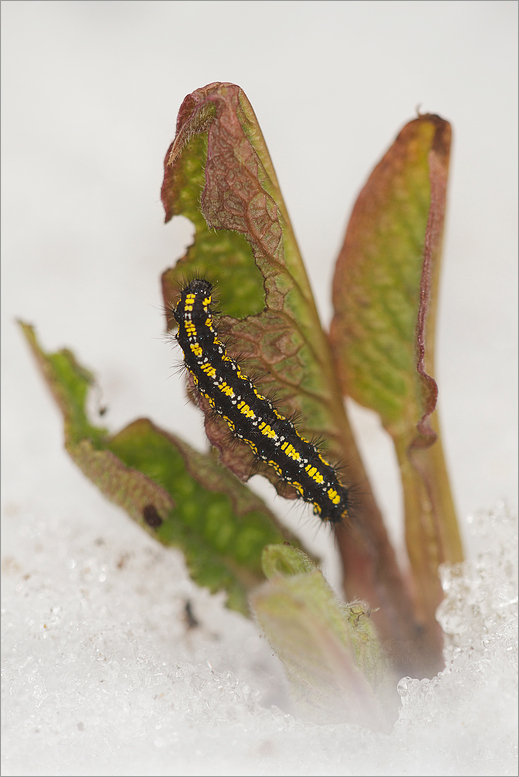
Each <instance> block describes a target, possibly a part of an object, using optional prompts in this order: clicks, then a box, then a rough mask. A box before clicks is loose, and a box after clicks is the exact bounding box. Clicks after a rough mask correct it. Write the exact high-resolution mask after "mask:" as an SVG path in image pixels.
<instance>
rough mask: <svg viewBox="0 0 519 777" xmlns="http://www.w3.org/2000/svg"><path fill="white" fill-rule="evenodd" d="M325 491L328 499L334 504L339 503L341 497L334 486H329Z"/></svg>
mask: <svg viewBox="0 0 519 777" xmlns="http://www.w3.org/2000/svg"><path fill="white" fill-rule="evenodd" d="M326 493H327V494H328V499H329V500H330V501H331V502H333V504H334V505H338V504H339V502H340V501H341V498H340V496H339V494H338V493H337V491H336V490H335V489H334V488H329V489H328V491H327V492H326Z"/></svg>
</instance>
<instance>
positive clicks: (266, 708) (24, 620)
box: [2, 504, 517, 775]
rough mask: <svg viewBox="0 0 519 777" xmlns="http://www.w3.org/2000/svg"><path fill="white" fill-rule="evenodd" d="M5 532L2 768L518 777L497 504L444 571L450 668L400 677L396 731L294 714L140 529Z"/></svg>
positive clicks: (252, 632) (239, 641) (215, 607)
mask: <svg viewBox="0 0 519 777" xmlns="http://www.w3.org/2000/svg"><path fill="white" fill-rule="evenodd" d="M4 520H5V522H6V523H7V524H8V525H7V528H6V529H5V533H6V534H7V535H8V538H9V539H8V543H7V544H8V549H7V552H5V551H4V556H3V590H2V655H3V661H2V694H3V697H2V709H3V716H2V725H3V747H2V753H3V767H2V773H3V774H6V775H7V774H11V775H13V774H34V775H40V774H41V775H45V774H54V775H68V774H73V775H83V774H85V775H86V774H94V775H96V774H99V775H102V774H128V775H129V774H149V775H152V774H164V775H167V774H174V775H181V774H187V775H191V774H193V775H196V774H217V775H218V774H222V775H226V774H287V775H288V774H337V775H346V774H352V775H353V774H380V775H399V774H423V775H428V774H430V775H438V774H448V775H451V774H452V775H468V774H478V775H496V774H500V775H507V774H515V773H516V768H517V763H516V758H517V535H516V531H517V529H516V519H515V518H514V517H513V516H512V515H511V514H510V513H509V511H508V510H507V509H506V507H505V506H504V505H502V504H500V505H497V506H496V508H495V509H494V511H492V512H490V513H481V514H479V515H477V516H475V517H474V519H473V521H472V523H471V526H470V534H469V536H470V537H471V539H473V540H474V541H475V544H476V545H477V543H478V542H479V541H480V540H484V541H482V542H481V543H480V548H481V549H480V551H479V552H476V553H475V554H474V556H473V560H471V561H466V562H464V563H463V564H462V565H459V567H456V568H454V569H445V570H444V572H443V583H444V589H445V593H446V599H445V601H444V602H443V603H442V605H441V606H440V610H439V617H440V620H441V622H442V625H443V627H444V629H445V631H446V632H447V637H448V638H447V644H446V648H445V656H446V662H447V666H446V669H445V670H444V671H443V672H442V673H441V674H440V675H438V676H437V677H435V678H433V679H432V680H422V681H419V680H414V679H412V678H402V680H401V681H400V683H399V686H398V690H399V693H400V696H401V708H400V714H399V719H398V721H397V723H396V724H395V726H394V729H393V731H392V733H391V734H390V735H382V734H377V733H373V732H370V731H367V730H364V729H361V728H358V727H357V726H348V725H329V726H317V725H310V724H308V723H304V722H302V721H300V720H298V719H297V718H296V717H294V716H293V715H292V714H291V713H290V711H289V703H288V701H287V697H286V688H285V684H284V681H283V677H282V672H281V669H280V666H279V664H278V661H277V659H276V658H275V657H274V656H273V655H272V654H271V651H270V650H269V647H268V645H267V644H266V643H265V642H264V641H263V640H262V639H261V638H260V637H259V635H258V633H257V631H256V628H255V627H254V625H253V624H252V623H250V622H248V621H246V619H245V618H243V617H241V616H240V615H236V614H233V613H231V612H229V611H227V610H226V609H225V608H224V607H223V603H222V599H221V597H211V596H210V595H208V594H207V593H206V592H205V591H203V590H201V589H197V588H196V586H194V585H193V584H192V583H190V581H189V579H188V578H187V576H186V572H185V569H184V565H183V562H182V559H181V556H180V554H178V553H176V552H174V551H171V550H169V549H166V548H163V547H161V546H158V545H157V544H155V543H154V542H153V541H152V540H151V539H149V538H148V537H147V536H146V535H144V533H141V532H140V531H139V529H137V528H136V527H132V528H133V529H134V531H133V532H131V533H130V535H129V536H124V537H121V536H120V534H119V532H117V531H116V530H114V528H111V529H105V530H104V531H103V535H102V536H100V534H99V531H98V527H89V526H85V525H84V526H83V527H82V528H78V527H77V526H76V527H75V528H72V527H71V525H70V524H68V525H64V524H63V523H62V522H59V521H56V520H53V519H52V518H51V517H47V518H42V517H41V515H39V516H38V517H36V516H35V515H34V514H31V513H30V512H29V511H24V510H22V509H20V510H19V511H17V510H15V509H11V511H8V514H7V516H6V517H5V518H4ZM122 520H124V518H123V519H122ZM132 534H133V535H134V536H132ZM12 547H16V548H17V549H18V550H17V551H16V554H11V553H10V552H9V551H10V550H11V548H12ZM22 548H23V552H20V549H22ZM186 601H189V602H190V604H191V608H192V613H193V615H194V617H195V618H196V620H197V621H198V625H196V626H193V625H191V627H190V625H189V623H188V621H187V619H186V617H185V603H186ZM482 710H484V711H485V714H484V715H482V714H481V711H482Z"/></svg>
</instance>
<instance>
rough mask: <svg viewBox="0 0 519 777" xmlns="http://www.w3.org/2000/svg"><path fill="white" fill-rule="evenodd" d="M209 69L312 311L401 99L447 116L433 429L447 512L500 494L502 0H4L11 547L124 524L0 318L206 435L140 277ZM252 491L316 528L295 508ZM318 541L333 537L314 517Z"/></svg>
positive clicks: (176, 251) (509, 7) (510, 71)
mask: <svg viewBox="0 0 519 777" xmlns="http://www.w3.org/2000/svg"><path fill="white" fill-rule="evenodd" d="M212 81H232V82H234V83H237V84H239V85H240V86H241V87H242V88H243V89H244V91H245V92H246V94H247V96H248V98H249V100H250V101H251V103H252V105H253V108H254V110H255V112H256V115H257V117H258V119H259V122H260V125H261V128H262V130H263V133H264V135H265V138H266V141H267V144H268V147H269V150H270V153H271V156H272V159H273V162H274V166H275V168H276V171H277V174H278V178H279V180H280V183H281V188H282V191H283V194H284V197H285V200H286V203H287V206H288V209H289V212H290V214H291V217H292V220H293V224H294V228H295V231H296V234H297V236H298V239H299V241H300V245H301V249H302V252H303V255H304V257H305V261H306V263H307V267H308V272H309V275H310V278H311V281H312V282H313V285H314V288H315V293H316V297H317V301H318V306H319V309H320V311H321V312H322V316H323V319H324V321H325V323H326V324H328V322H329V320H330V317H331V308H330V283H331V278H332V273H333V265H334V260H335V257H336V255H337V252H338V250H339V248H340V245H341V243H342V239H343V234H344V229H345V226H346V223H347V218H348V215H349V212H350V210H351V207H352V205H353V203H354V201H355V197H356V194H357V192H358V191H359V189H360V188H361V186H362V185H363V183H364V181H365V179H366V177H367V176H368V174H369V173H370V171H371V169H372V167H373V165H374V164H376V162H377V161H378V160H379V158H380V156H381V155H382V154H383V153H384V152H385V150H386V149H387V147H388V146H389V145H390V143H391V142H392V140H393V138H394V137H395V135H396V134H397V132H398V131H399V130H400V129H401V127H402V126H403V125H404V124H405V123H406V122H407V121H409V120H410V119H412V118H414V117H415V116H416V108H417V107H418V106H419V108H420V111H421V112H433V113H439V114H440V115H441V116H442V117H444V118H446V119H448V120H449V121H450V122H451V123H452V125H453V130H454V146H453V154H452V168H451V183H450V188H449V203H448V218H447V232H446V239H445V248H444V274H443V280H442V288H441V300H440V311H439V331H438V347H437V353H438V364H437V379H438V383H439V389H440V399H439V407H440V413H441V420H442V426H443V437H444V445H445V448H446V453H447V456H448V462H449V464H450V467H451V473H452V484H453V490H454V494H455V499H456V502H457V505H458V508H459V513H460V516H461V521H462V524H463V523H464V519H465V517H466V516H467V515H468V514H469V513H471V512H472V511H474V510H475V509H478V508H487V507H491V506H492V505H493V504H494V502H495V500H496V499H499V498H504V499H506V500H508V501H509V502H510V503H511V504H512V505H514V504H516V469H517V458H516V447H517V446H516V442H517V417H516V414H517V410H516V389H517V359H516V341H517V328H516V306H517V4H516V3H515V2H499V0H494V1H493V2H264V1H262V2H218V1H216V2H154V1H153V0H147V1H146V2H3V3H2V141H3V143H2V184H3V186H2V195H3V196H2V389H3V402H2V441H3V458H2V463H3V488H2V506H3V510H4V519H3V533H4V534H3V536H4V543H5V544H4V554H5V553H7V552H8V553H9V554H10V555H11V556H14V557H15V558H16V557H21V556H23V553H24V548H23V545H24V540H23V537H24V535H23V532H22V531H21V529H20V527H23V526H24V522H25V521H27V520H29V518H28V516H32V518H31V520H33V518H34V516H36V517H38V516H41V517H42V518H43V519H47V518H49V517H52V519H53V520H54V521H55V527H56V528H55V531H56V533H57V536H60V532H62V531H63V527H64V526H66V525H67V524H70V523H72V524H76V525H77V526H78V527H80V528H81V530H83V528H91V530H92V531H93V532H94V531H97V532H98V533H100V532H101V533H102V532H103V531H104V530H105V529H106V530H107V528H106V527H110V531H116V532H117V533H118V534H119V535H120V536H122V537H124V536H128V537H131V538H132V540H131V541H132V542H135V543H137V545H138V543H139V542H140V537H141V534H140V533H139V532H136V533H135V532H134V534H128V535H126V533H127V532H132V531H134V528H132V527H131V526H130V520H129V519H128V518H127V517H126V516H125V515H124V514H123V513H121V512H120V511H119V510H117V509H116V508H114V507H112V506H111V505H109V504H107V503H106V502H105V501H104V499H103V498H102V497H101V495H100V494H98V492H97V491H96V490H95V489H94V488H93V486H92V485H91V484H90V483H88V482H87V481H86V480H85V479H84V478H83V476H82V475H81V473H80V472H79V471H78V470H77V469H76V468H75V466H74V465H73V464H72V463H71V461H70V460H69V459H68V457H67V455H66V454H65V453H64V452H63V450H62V425H61V419H60V416H59V414H58V412H57V410H56V409H55V407H54V405H53V402H52V400H51V399H50V397H49V395H48V394H47V392H46V390H45V388H44V386H43V384H42V381H41V379H40V377H39V375H38V374H37V372H36V370H35V366H34V364H33V362H32V360H31V357H30V355H29V353H28V349H27V347H26V345H25V344H24V342H23V340H22V337H21V335H20V333H19V331H18V330H17V328H16V326H15V323H14V319H15V318H16V317H20V318H23V319H25V320H28V321H30V322H32V323H34V324H36V325H37V331H38V334H39V336H40V338H41V341H42V343H43V345H44V347H45V348H47V349H49V350H55V349H57V348H59V347H62V346H65V345H66V346H69V347H71V348H72V349H73V350H74V352H75V354H76V356H77V357H78V359H79V360H80V361H81V363H83V364H84V365H86V366H88V367H89V368H91V369H93V370H94V371H95V372H96V374H97V377H98V379H99V382H100V384H101V386H102V388H103V392H104V397H103V400H104V402H105V403H106V404H107V405H108V407H109V412H108V414H107V415H106V416H105V418H104V419H103V423H107V424H108V425H109V426H110V428H111V429H112V430H114V431H115V430H117V429H119V428H121V427H122V426H123V425H125V424H126V423H128V422H129V421H131V420H133V419H134V418H136V417H139V416H142V415H145V416H150V417H151V418H152V419H153V420H154V421H156V422H157V423H159V424H160V425H163V426H164V427H165V428H168V429H171V430H174V431H176V432H179V433H181V434H183V435H184V437H185V438H186V439H190V440H192V441H193V442H194V444H196V445H197V446H199V447H202V446H203V445H204V444H205V442H204V436H203V432H202V427H201V423H200V419H199V417H198V414H197V411H196V410H195V409H193V408H191V407H189V406H186V402H185V396H184V388H183V382H182V380H181V379H180V378H179V377H178V375H176V374H175V373H174V369H173V365H174V363H175V360H176V359H177V358H178V353H172V350H171V348H170V346H169V345H168V344H167V343H166V342H165V340H164V338H163V319H162V315H161V295H160V285H159V276H160V273H161V272H162V271H163V270H164V269H165V268H166V267H168V266H170V265H171V264H173V263H174V261H175V259H176V258H178V257H179V256H180V255H181V253H182V252H183V249H184V246H185V245H186V244H187V243H188V242H189V238H190V234H191V232H190V229H189V225H188V224H187V223H185V222H184V221H183V220H182V219H178V220H177V222H174V223H172V224H169V225H168V226H164V225H163V210H162V205H161V203H160V185H161V180H162V162H163V157H164V154H165V152H166V149H167V147H168V145H169V143H170V142H171V140H172V138H173V136H174V130H175V122H176V116H177V111H178V108H179V106H180V104H181V102H182V100H183V98H184V97H185V95H186V94H188V93H189V92H191V91H193V90H194V89H196V88H198V87H201V86H204V85H205V84H207V83H210V82H212ZM357 426H358V428H359V429H361V431H362V435H363V438H364V441H363V443H362V444H363V447H364V448H366V449H369V451H370V460H369V461H367V462H366V463H367V466H368V468H369V469H370V471H373V472H374V476H375V477H376V480H377V489H378V490H379V492H380V494H381V502H382V503H383V505H384V507H385V509H386V510H387V514H388V515H389V518H390V522H391V526H392V527H393V532H394V533H395V534H399V533H400V532H401V527H399V526H398V520H399V512H400V507H399V505H400V497H399V492H398V487H397V486H396V485H395V484H394V482H393V481H392V477H393V471H392V458H391V453H390V450H389V447H388V445H387V443H386V442H384V440H381V439H380V438H379V436H378V433H377V428H376V427H377V424H376V422H373V421H372V420H371V419H370V418H369V417H368V418H366V417H365V414H360V416H359V418H358V420H357ZM262 493H264V494H265V495H266V497H267V498H270V496H271V494H272V492H271V491H270V490H269V489H268V488H267V489H265V490H263V489H262ZM273 504H274V509H277V510H278V512H279V513H280V515H284V513H285V512H289V513H290V516H289V517H290V520H291V522H292V525H295V526H296V527H297V526H298V525H300V524H301V527H302V529H305V528H306V532H307V534H309V536H310V540H312V539H313V538H314V535H315V527H314V526H313V525H312V524H311V522H309V521H307V520H304V521H302V522H301V520H300V518H299V517H298V516H299V513H297V511H294V509H293V506H290V505H289V506H288V510H287V508H285V506H284V503H282V502H281V500H276V501H274V503H273ZM317 542H318V544H320V547H321V548H325V547H328V552H329V553H332V552H333V549H332V548H331V547H330V544H329V543H328V545H327V542H326V537H325V536H324V533H323V532H320V533H319V536H318V537H317ZM332 567H333V563H332V565H331V568H332ZM46 574H49V575H52V570H46Z"/></svg>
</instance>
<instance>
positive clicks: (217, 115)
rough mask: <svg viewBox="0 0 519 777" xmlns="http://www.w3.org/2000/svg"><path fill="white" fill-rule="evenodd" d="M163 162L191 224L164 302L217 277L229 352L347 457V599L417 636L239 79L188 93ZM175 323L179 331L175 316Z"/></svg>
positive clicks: (222, 442)
mask: <svg viewBox="0 0 519 777" xmlns="http://www.w3.org/2000/svg"><path fill="white" fill-rule="evenodd" d="M164 168H165V170H164V182H163V186H162V201H163V203H164V208H165V211H166V221H169V220H170V219H171V218H172V217H173V216H174V215H177V214H182V215H184V216H186V217H187V218H189V219H191V221H192V222H193V224H194V226H195V237H194V242H193V245H191V246H190V248H189V249H188V251H187V254H186V256H185V257H184V258H183V259H181V260H180V261H179V262H178V263H177V265H176V267H175V268H173V269H171V270H168V271H167V272H166V273H165V274H164V276H163V294H164V301H165V304H166V309H167V310H168V309H169V310H171V308H172V307H174V306H175V305H176V303H177V301H178V296H179V285H181V284H182V283H183V282H185V281H186V280H191V278H192V277H193V276H203V277H207V278H208V280H210V281H211V282H212V283H213V284H216V295H217V298H218V309H219V310H220V311H223V312H224V313H229V314H232V315H233V316H236V318H230V317H229V316H224V317H222V318H220V319H219V320H218V324H217V326H218V330H219V332H220V334H221V336H223V337H224V338H225V339H226V340H227V346H228V351H229V353H230V354H231V355H232V356H234V357H235V358H238V360H240V361H241V359H242V357H244V358H245V363H244V364H243V363H242V368H244V370H245V371H246V372H247V373H248V374H250V375H251V376H252V377H254V376H256V375H259V376H261V380H260V389H261V391H262V393H263V394H266V395H269V394H270V395H271V396H272V398H273V399H274V400H275V401H276V405H277V408H278V409H279V411H280V412H281V413H283V415H285V416H291V415H292V414H295V415H296V417H297V419H298V428H299V430H300V431H301V433H302V434H303V435H304V436H305V437H306V438H307V439H319V440H322V441H323V452H324V454H325V456H326V458H327V459H328V460H329V461H331V462H332V463H333V462H336V461H339V462H346V463H347V470H346V472H345V473H344V480H345V481H346V483H353V484H359V485H360V488H359V489H358V492H357V497H356V502H357V505H356V507H357V515H358V516H359V523H362V526H361V529H359V528H358V526H357V525H354V523H352V524H351V525H347V526H345V527H342V526H341V527H336V531H337V532H338V536H339V537H340V538H342V539H340V540H339V541H340V543H341V552H342V555H343V560H344V562H345V563H344V570H345V591H346V595H347V598H348V599H355V598H363V599H367V600H368V601H369V602H370V604H371V606H372V607H373V608H374V609H376V610H377V612H376V614H375V616H374V617H375V619H376V620H377V625H378V627H379V628H380V633H381V634H382V635H383V636H384V637H391V638H396V639H398V640H399V641H401V642H402V643H404V642H408V641H409V642H410V641H413V640H414V639H415V637H416V635H417V633H419V625H418V624H416V623H415V622H414V617H413V604H412V601H411V597H410V594H409V590H408V588H407V586H406V584H405V582H404V581H403V579H402V576H401V574H400V571H399V569H398V565H397V563H396V558H395V554H394V552H393V549H392V548H391V545H390V543H389V540H388V536H387V532H386V529H385V527H384V524H383V521H382V516H381V514H380V511H379V509H378V507H377V504H376V501H375V498H374V496H373V493H372V491H371V488H370V485H369V481H368V478H367V475H366V472H365V470H364V466H363V463H362V460H361V458H360V455H359V453H358V450H357V448H356V445H355V441H354V438H353V434H352V432H351V429H350V426H349V423H348V420H347V418H346V414H345V409H344V404H343V398H342V391H341V387H340V384H339V380H338V377H337V374H336V372H335V366H334V364H333V362H332V354H331V349H330V344H329V340H328V337H327V336H326V335H325V333H324V332H323V330H322V327H321V324H320V322H319V319H318V315H317V311H316V308H315V304H314V301H313V298H312V295H311V291H310V288H309V284H308V279H307V276H306V272H305V270H304V266H303V264H302V260H301V256H300V253H299V249H298V246H297V242H296V240H295V237H294V233H293V231H292V227H291V225H290V220H289V218H288V213H287V209H286V207H285V204H284V202H283V198H282V195H281V191H280V187H279V184H278V181H277V178H276V175H275V172H274V168H273V165H272V162H271V160H270V156H269V154H268V150H267V147H266V144H265V141H264V139H263V136H262V134H261V130H260V128H259V124H258V121H257V119H256V116H255V115H254V112H253V110H252V107H251V105H250V103H249V102H248V100H247V98H246V96H245V94H244V93H243V91H242V90H241V89H240V88H239V87H238V86H236V85H234V84H228V83H213V84H209V85H208V86H206V87H203V88H201V89H197V90H196V91H195V92H193V93H192V94H191V95H188V96H187V97H186V98H185V100H184V102H183V104H182V106H181V108H180V111H179V115H178V121H177V133H176V137H175V139H174V141H173V143H172V144H171V146H170V148H169V149H168V152H167V154H166V158H165V164H164ZM308 196H309V198H310V199H311V197H312V196H313V195H312V191H311V189H309V193H308ZM264 306H266V307H265V309H263V308H264ZM168 320H169V325H170V327H171V326H173V325H174V323H173V321H172V318H171V316H169V317H168ZM191 389H192V384H191ZM191 393H192V392H191ZM195 397H196V394H195ZM196 401H197V403H198V404H199V405H200V407H201V408H202V410H203V411H204V413H205V416H206V420H205V427H206V432H207V436H208V438H209V440H210V441H211V443H212V444H213V445H215V446H216V447H217V448H218V449H219V451H220V455H221V460H222V462H223V463H224V464H225V465H226V466H227V467H229V469H231V471H232V472H234V473H235V474H236V475H237V476H238V477H239V478H240V479H241V480H244V481H245V480H247V479H248V477H250V475H251V473H253V472H259V473H260V474H262V475H264V476H265V477H267V478H268V479H269V480H271V482H273V483H274V485H275V486H276V488H277V489H278V493H280V494H282V495H283V496H286V497H290V498H295V496H296V494H295V491H294V489H292V488H291V487H290V486H287V485H286V484H280V482H279V480H278V478H277V476H276V475H275V474H274V473H273V470H272V468H270V467H267V466H266V465H263V464H261V465H258V463H257V462H256V461H255V460H254V458H253V456H252V454H251V452H250V451H249V449H248V447H247V446H246V445H244V444H235V445H232V446H229V444H228V442H229V433H228V430H227V426H226V424H225V422H224V421H222V420H221V419H219V418H215V417H214V413H212V412H211V411H210V408H209V406H208V403H207V402H206V401H205V400H203V399H200V398H198V399H197V400H196ZM389 602H390V604H389V605H388V603H389ZM383 604H386V605H388V606H382V605H383Z"/></svg>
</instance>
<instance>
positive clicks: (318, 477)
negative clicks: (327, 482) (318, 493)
mask: <svg viewBox="0 0 519 777" xmlns="http://www.w3.org/2000/svg"><path fill="white" fill-rule="evenodd" d="M305 469H306V471H307V472H308V474H309V475H310V477H311V478H312V480H315V482H316V483H319V484H321V483H324V478H323V476H322V474H321V473H320V472H319V470H318V469H317V467H312V465H311V464H308V465H307V466H306V467H305Z"/></svg>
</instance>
